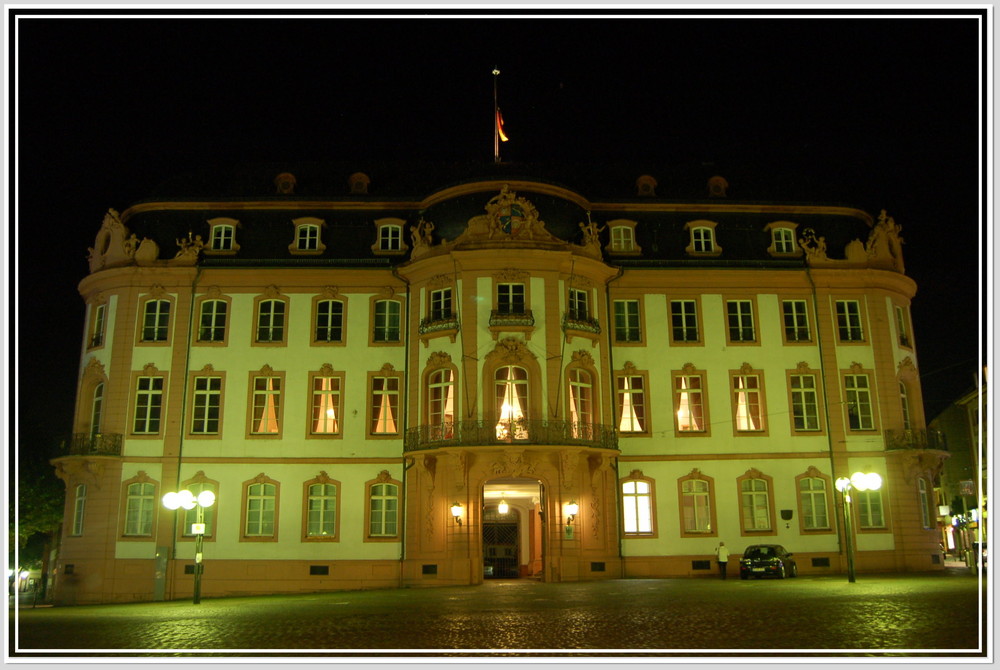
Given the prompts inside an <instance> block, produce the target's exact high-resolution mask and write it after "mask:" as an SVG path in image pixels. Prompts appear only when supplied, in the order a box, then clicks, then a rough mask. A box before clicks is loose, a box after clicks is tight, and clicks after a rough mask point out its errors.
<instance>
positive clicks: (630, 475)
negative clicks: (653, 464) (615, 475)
mask: <svg viewBox="0 0 1000 670" xmlns="http://www.w3.org/2000/svg"><path fill="white" fill-rule="evenodd" d="M645 476H646V475H644V474H642V470H640V469H638V468H636V469H635V470H632V472H630V473H628V477H627V478H626V479H642V478H643V477H645Z"/></svg>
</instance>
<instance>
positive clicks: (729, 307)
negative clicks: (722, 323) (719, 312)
mask: <svg viewBox="0 0 1000 670" xmlns="http://www.w3.org/2000/svg"><path fill="white" fill-rule="evenodd" d="M726 319H727V324H728V327H729V341H730V342H753V341H755V340H756V339H757V337H756V334H755V333H754V326H753V303H752V302H750V301H749V300H727V301H726Z"/></svg>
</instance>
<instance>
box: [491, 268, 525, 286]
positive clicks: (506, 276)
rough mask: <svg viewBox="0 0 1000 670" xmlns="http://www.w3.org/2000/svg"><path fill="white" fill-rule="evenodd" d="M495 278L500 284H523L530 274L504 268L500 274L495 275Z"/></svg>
mask: <svg viewBox="0 0 1000 670" xmlns="http://www.w3.org/2000/svg"><path fill="white" fill-rule="evenodd" d="M493 278H494V279H496V280H497V281H498V282H501V283H502V282H522V281H526V280H527V279H528V273H527V272H525V271H524V270H518V269H516V268H504V269H503V270H500V272H497V273H494V275H493Z"/></svg>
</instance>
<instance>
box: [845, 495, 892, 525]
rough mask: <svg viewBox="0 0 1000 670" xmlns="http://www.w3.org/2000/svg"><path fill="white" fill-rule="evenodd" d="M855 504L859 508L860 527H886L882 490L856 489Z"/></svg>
mask: <svg viewBox="0 0 1000 670" xmlns="http://www.w3.org/2000/svg"><path fill="white" fill-rule="evenodd" d="M852 495H853V497H854V505H855V507H856V508H857V510H858V526H859V527H860V528H885V517H884V516H883V514H882V492H881V491H878V490H876V491H855V492H854V493H853V494H852Z"/></svg>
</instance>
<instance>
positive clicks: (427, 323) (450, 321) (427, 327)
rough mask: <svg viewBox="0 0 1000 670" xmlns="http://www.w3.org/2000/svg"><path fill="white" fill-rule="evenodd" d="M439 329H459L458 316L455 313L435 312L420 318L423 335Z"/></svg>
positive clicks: (420, 330)
mask: <svg viewBox="0 0 1000 670" xmlns="http://www.w3.org/2000/svg"><path fill="white" fill-rule="evenodd" d="M439 330H458V316H456V315H455V314H434V315H432V316H429V317H428V318H426V319H421V320H420V328H419V332H420V334H421V335H426V334H427V333H435V332H437V331H439Z"/></svg>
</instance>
